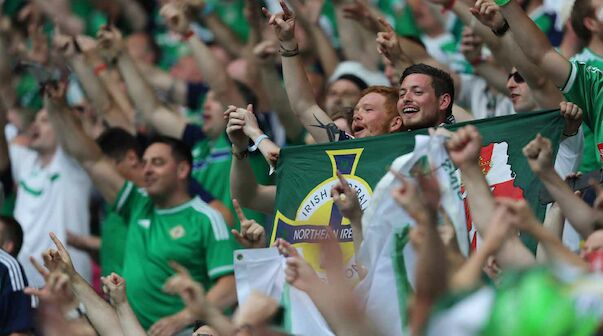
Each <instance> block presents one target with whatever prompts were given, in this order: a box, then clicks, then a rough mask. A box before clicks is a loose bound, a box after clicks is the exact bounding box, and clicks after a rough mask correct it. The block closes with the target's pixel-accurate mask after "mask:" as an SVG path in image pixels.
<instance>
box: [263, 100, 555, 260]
mask: <svg viewBox="0 0 603 336" xmlns="http://www.w3.org/2000/svg"><path fill="white" fill-rule="evenodd" d="M465 124H466V123H461V124H457V125H454V126H451V127H450V128H451V129H456V128H458V127H461V126H463V125H465ZM471 124H474V125H475V126H476V127H477V128H478V129H479V130H480V132H481V134H482V135H483V144H484V146H485V147H484V149H483V150H482V153H483V154H482V170H483V171H487V170H491V165H492V162H491V161H490V160H489V159H487V158H485V156H486V155H485V154H484V152H487V150H488V149H491V148H492V147H493V146H494V144H500V145H499V146H498V147H497V148H503V149H504V148H505V147H506V146H505V145H508V148H507V149H506V154H507V155H508V157H503V158H502V159H501V160H503V161H502V164H504V163H506V164H507V165H508V166H510V167H509V169H508V171H509V181H510V183H511V185H509V184H504V185H503V184H501V185H495V186H493V187H494V188H493V189H494V192H495V193H497V194H505V193H506V194H509V193H512V194H513V195H518V194H519V195H523V196H524V198H526V199H527V201H528V202H529V203H530V204H531V206H532V208H533V209H535V211H536V212H537V214H538V215H539V217H540V218H542V216H543V215H544V211H545V207H544V206H543V205H542V204H540V203H539V201H538V196H539V192H540V190H541V189H542V185H541V183H540V182H539V180H538V179H537V178H536V177H535V176H534V175H533V174H532V171H531V170H530V168H529V165H528V163H527V161H526V159H525V157H524V156H523V153H522V149H523V147H524V146H525V144H526V143H528V142H530V141H531V140H532V139H533V138H534V137H535V136H536V134H537V133H541V134H542V135H543V136H545V137H547V138H549V139H553V140H554V139H559V137H560V135H561V131H562V128H563V121H562V117H561V115H560V114H559V111H558V110H557V111H545V112H533V113H526V114H518V115H512V116H505V117H498V118H490V119H484V120H478V121H474V122H472V123H471ZM426 133H427V130H419V131H414V132H403V133H397V134H391V135H384V136H379V137H370V138H366V139H356V140H349V141H340V142H337V143H329V144H318V145H309V146H296V147H286V148H283V149H281V152H280V158H279V161H278V166H277V177H276V181H277V195H276V214H275V219H274V222H273V228H272V230H271V242H272V241H274V240H275V239H276V238H284V239H285V240H287V241H289V242H291V243H292V244H295V246H296V247H299V248H300V249H302V250H303V252H304V256H305V257H306V256H307V254H306V252H309V251H310V250H312V249H314V247H313V245H314V244H312V242H313V240H314V239H312V237H313V236H314V234H319V233H320V232H321V230H322V228H323V227H324V226H325V225H329V226H330V227H331V229H333V230H334V231H335V232H336V234H337V236H338V237H339V238H340V239H339V240H340V242H341V246H342V250H343V252H344V262H348V261H349V260H350V259H351V258H352V256H353V243H352V237H351V235H349V234H348V233H349V231H348V230H349V228H350V226H349V221H348V220H347V219H346V218H342V216H341V214H340V213H339V211H338V210H337V208H336V207H334V206H333V201H332V199H331V197H330V193H331V188H332V186H333V184H334V183H335V182H336V181H337V175H336V172H337V171H340V172H341V173H342V174H343V175H344V177H345V178H346V179H347V181H348V182H349V183H350V184H352V185H353V186H354V188H355V189H356V190H357V192H358V195H359V201H360V204H361V206H365V205H366V203H367V202H368V200H369V199H370V197H371V196H370V195H371V194H372V188H374V186H375V185H376V184H377V182H378V181H379V180H380V179H381V177H382V176H383V175H384V174H385V172H386V171H387V169H388V167H389V166H390V165H391V164H392V162H393V160H394V159H396V158H397V157H399V156H400V155H402V154H406V153H409V152H410V151H412V150H413V148H414V137H415V135H417V134H426ZM553 146H554V152H556V151H557V147H558V143H557V141H554V145H553ZM494 162H498V161H494ZM497 167H498V166H497ZM500 168H502V169H505V167H504V166H503V167H500ZM495 171H497V170H495ZM308 233H310V234H309V235H308ZM521 237H522V239H524V242H525V243H526V245H527V246H528V247H530V248H532V249H534V248H535V246H536V242H535V240H533V239H531V238H529V237H528V235H526V234H522V235H521ZM306 250H308V251H306ZM309 253H310V256H309V258H308V257H307V258H306V259H307V260H308V261H309V262H310V263H311V264H312V265H313V266H315V267H316V269H318V266H319V260H318V253H316V252H309Z"/></svg>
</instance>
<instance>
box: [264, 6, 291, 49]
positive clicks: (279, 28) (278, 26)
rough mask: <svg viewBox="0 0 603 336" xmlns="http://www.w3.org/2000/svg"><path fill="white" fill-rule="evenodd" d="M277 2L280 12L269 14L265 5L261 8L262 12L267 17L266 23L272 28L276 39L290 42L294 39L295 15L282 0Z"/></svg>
mask: <svg viewBox="0 0 603 336" xmlns="http://www.w3.org/2000/svg"><path fill="white" fill-rule="evenodd" d="M279 3H280V5H281V8H282V9H283V11H282V12H280V13H276V14H271V13H270V12H269V11H268V9H267V8H265V7H263V8H262V12H263V13H264V15H265V16H266V17H268V18H269V19H268V25H270V26H271V27H272V28H273V29H274V32H275V33H276V37H277V38H278V40H279V41H281V42H292V41H293V40H294V39H295V15H294V13H293V12H292V11H291V10H290V9H289V7H287V4H285V2H284V1H283V0H279Z"/></svg>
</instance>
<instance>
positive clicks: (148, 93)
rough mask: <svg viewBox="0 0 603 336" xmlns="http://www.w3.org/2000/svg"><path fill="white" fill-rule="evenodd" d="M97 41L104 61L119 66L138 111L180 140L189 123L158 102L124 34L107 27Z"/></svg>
mask: <svg viewBox="0 0 603 336" xmlns="http://www.w3.org/2000/svg"><path fill="white" fill-rule="evenodd" d="M98 40H99V41H98V45H99V47H100V48H102V50H103V53H104V55H105V57H106V58H107V59H109V60H113V61H116V62H117V67H118V69H119V71H120V73H121V75H122V77H123V79H124V81H125V83H126V88H127V91H128V95H129V96H130V98H131V99H132V101H133V102H134V105H135V106H136V108H137V109H138V110H139V111H141V112H142V114H143V115H144V117H145V119H147V120H149V121H150V122H151V124H152V125H153V127H155V128H156V129H157V130H158V131H159V132H160V133H161V134H164V135H168V136H171V137H174V138H178V139H179V138H180V137H181V136H182V133H183V132H184V128H185V127H186V120H185V119H184V117H182V116H180V115H178V114H176V113H174V112H172V111H170V110H169V109H167V108H166V107H165V106H163V105H162V104H161V103H160V102H159V99H158V98H157V96H156V95H155V91H153V88H152V87H151V86H150V85H149V83H148V82H147V81H146V80H145V78H144V77H143V76H142V75H141V74H140V70H139V69H138V68H137V66H136V63H135V62H134V60H133V59H132V57H131V56H130V55H129V54H128V52H127V50H126V48H125V47H124V41H123V39H122V36H121V33H120V32H119V31H118V30H117V29H116V28H115V27H105V28H104V29H101V30H100V31H99V34H98Z"/></svg>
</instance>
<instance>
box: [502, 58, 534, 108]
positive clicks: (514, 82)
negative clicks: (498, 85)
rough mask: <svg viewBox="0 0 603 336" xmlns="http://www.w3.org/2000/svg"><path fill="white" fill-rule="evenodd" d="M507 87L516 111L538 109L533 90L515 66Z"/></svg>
mask: <svg viewBox="0 0 603 336" xmlns="http://www.w3.org/2000/svg"><path fill="white" fill-rule="evenodd" d="M507 89H509V94H510V96H511V101H512V102H513V109H515V112H517V113H521V112H529V111H534V110H536V109H538V104H537V103H536V100H535V99H534V96H533V95H532V90H530V87H529V86H528V84H527V83H526V82H525V80H524V79H523V77H522V76H521V75H520V74H519V72H517V69H515V68H513V70H512V71H511V74H510V75H509V79H508V80H507Z"/></svg>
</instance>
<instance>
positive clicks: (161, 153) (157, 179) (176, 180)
mask: <svg viewBox="0 0 603 336" xmlns="http://www.w3.org/2000/svg"><path fill="white" fill-rule="evenodd" d="M142 161H143V167H144V168H143V173H144V188H145V190H146V191H147V193H148V194H149V196H150V197H151V198H154V197H165V198H167V196H168V195H170V194H171V193H172V192H174V190H177V188H179V187H182V185H183V184H184V185H186V180H187V177H188V170H190V167H188V168H187V167H186V166H187V163H186V162H185V161H181V162H177V161H176V159H175V158H174V155H172V149H171V148H170V146H169V145H167V144H165V143H154V144H152V145H150V146H149V147H148V148H147V150H146V151H145V152H144V156H143V160H142ZM183 165H184V166H183Z"/></svg>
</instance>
